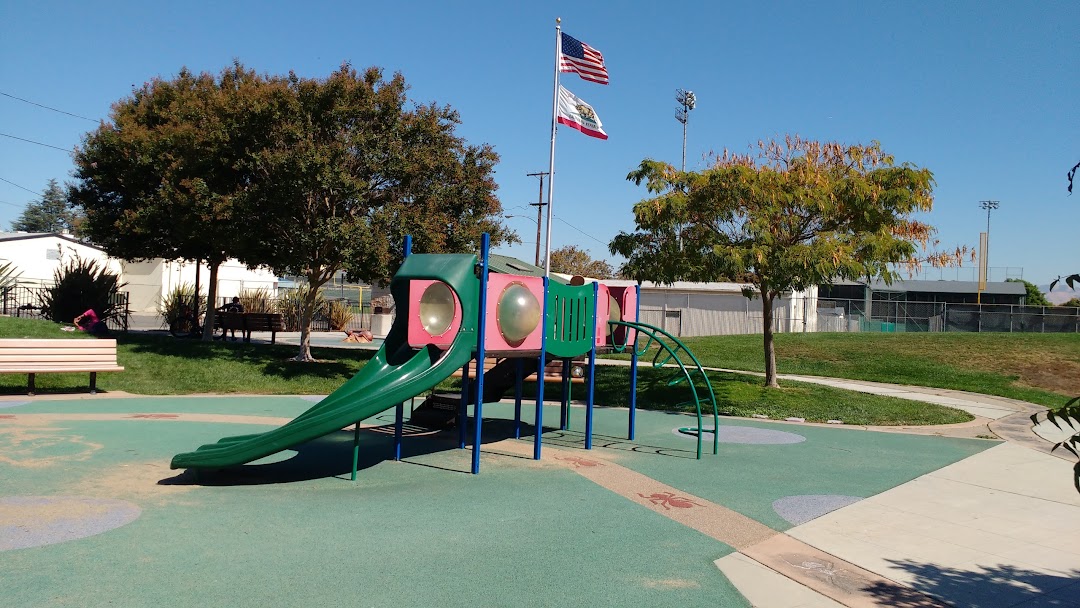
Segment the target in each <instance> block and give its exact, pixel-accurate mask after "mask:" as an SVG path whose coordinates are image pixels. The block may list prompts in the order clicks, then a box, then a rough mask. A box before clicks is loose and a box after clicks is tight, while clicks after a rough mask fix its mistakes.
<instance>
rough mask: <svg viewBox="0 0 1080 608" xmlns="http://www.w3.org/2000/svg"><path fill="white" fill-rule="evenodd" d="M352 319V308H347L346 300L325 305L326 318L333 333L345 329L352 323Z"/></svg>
mask: <svg viewBox="0 0 1080 608" xmlns="http://www.w3.org/2000/svg"><path fill="white" fill-rule="evenodd" d="M352 317H353V312H352V307H351V306H349V302H348V300H334V301H332V302H328V303H327V309H326V318H327V321H328V322H329V325H330V329H332V330H334V331H341V330H343V329H345V327H347V326H348V325H349V322H350V321H352Z"/></svg>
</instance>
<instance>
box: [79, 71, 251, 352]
mask: <svg viewBox="0 0 1080 608" xmlns="http://www.w3.org/2000/svg"><path fill="white" fill-rule="evenodd" d="M263 80H264V79H263V77H261V76H259V75H257V74H255V73H254V72H252V71H251V70H248V69H246V68H244V67H243V66H242V65H240V64H239V63H236V64H234V65H233V66H232V67H230V68H227V69H225V70H223V71H222V72H221V74H220V75H218V76H216V77H215V76H214V75H211V74H208V73H202V74H198V75H196V74H193V73H192V72H190V71H188V70H187V69H186V68H185V69H181V70H180V73H179V74H177V76H176V77H174V78H171V79H162V78H155V79H153V80H151V81H150V82H147V83H145V84H143V86H142V87H140V88H138V89H136V90H135V91H134V92H133V93H132V95H131V96H129V97H126V98H124V99H122V100H120V101H118V102H117V103H115V104H114V105H113V110H112V113H111V120H110V121H108V122H103V123H102V124H101V126H99V127H98V128H97V129H96V130H94V131H92V132H90V133H89V134H87V135H86V137H85V138H84V140H83V144H82V146H80V148H79V149H78V150H77V151H76V154H75V164H76V171H75V177H76V178H77V179H78V182H77V183H76V184H75V185H74V186H72V188H71V198H72V200H73V201H75V202H77V203H78V204H79V205H80V206H81V207H82V208H83V209H84V210H85V212H86V217H87V219H86V233H87V235H88V236H89V237H90V239H91V240H92V241H93V242H94V243H96V244H98V245H99V246H101V247H102V248H103V249H105V250H106V251H107V252H109V254H110V255H113V256H115V257H120V258H123V259H126V260H144V259H150V258H164V259H167V260H188V261H200V260H202V261H205V262H206V264H207V266H208V267H209V269H210V278H209V288H208V290H207V291H208V299H209V301H210V302H213V301H214V300H215V295H216V288H217V273H218V269H219V267H220V265H221V264H222V263H223V262H225V261H226V260H227V259H229V258H231V257H239V254H240V253H241V252H240V251H239V248H240V247H241V246H242V245H243V243H244V242H245V241H244V239H241V238H238V237H239V236H240V235H242V234H244V233H247V232H250V222H249V218H248V217H244V216H238V215H236V214H235V213H234V205H235V201H236V199H237V197H238V196H239V195H240V194H242V193H243V192H244V190H245V189H246V187H247V185H248V184H249V183H250V181H251V179H252V176H251V175H250V172H248V171H246V170H245V169H244V167H243V161H244V159H245V158H246V154H247V153H248V150H249V148H250V146H253V145H256V144H257V143H258V140H259V138H260V136H261V125H260V124H259V122H258V121H259V119H263V118H265V116H264V115H263V114H260V113H258V112H253V113H252V115H247V113H248V112H249V111H250V110H251V109H252V103H251V101H250V100H251V97H252V92H253V91H254V90H255V89H256V88H257V87H258V86H259V85H260V84H261V83H262V82H263ZM206 312H207V318H206V327H205V328H204V333H203V339H204V340H209V339H211V337H212V334H213V312H214V311H213V307H210V309H209V310H207V311H206Z"/></svg>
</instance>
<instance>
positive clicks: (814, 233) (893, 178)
mask: <svg viewBox="0 0 1080 608" xmlns="http://www.w3.org/2000/svg"><path fill="white" fill-rule="evenodd" d="M627 179H628V180H630V181H632V182H634V183H635V184H638V185H641V184H643V183H644V184H645V185H646V187H647V188H648V191H649V193H650V194H651V195H652V197H651V198H647V199H645V200H642V201H641V202H639V203H638V204H637V205H635V207H634V219H635V222H636V224H637V231H636V232H634V233H625V232H623V233H620V234H618V235H617V236H616V237H615V239H614V240H613V241H612V242H611V244H610V246H609V248H610V250H611V252H612V253H613V254H619V255H622V256H624V257H626V258H627V262H626V264H625V265H624V266H623V268H622V273H623V274H624V276H631V277H633V278H634V279H637V280H651V281H657V282H661V283H672V282H674V281H677V280H690V281H715V280H720V279H723V278H730V277H738V278H739V279H741V280H744V281H746V282H748V283H750V284H751V285H752V286H753V290H752V291H753V292H756V293H757V294H760V296H761V310H762V317H763V321H764V345H765V384H766V385H767V386H771V387H776V386H778V384H777V381H776V355H775V350H774V347H773V303H774V301H775V299H776V298H777V297H778V296H779V295H780V294H781V293H783V292H786V291H790V290H801V289H805V288H807V287H810V286H812V285H821V284H828V283H831V282H833V281H835V280H837V279H859V278H880V279H882V280H884V281H886V282H891V281H892V280H894V279H895V278H896V277H897V273H898V269H899V267H900V266H903V265H907V266H909V267H915V266H918V265H920V264H922V263H930V264H935V265H945V264H948V263H952V262H955V261H959V259H960V257H961V256H962V255H964V254H965V253H966V250H965V249H957V250H956V251H954V252H952V253H940V252H936V253H927V251H928V248H931V247H934V246H936V241H933V234H934V229H933V228H932V227H931V226H929V225H927V224H924V223H922V222H920V221H918V220H916V219H914V217H913V215H914V214H916V213H921V212H927V211H930V209H931V208H932V207H933V202H934V199H933V194H932V190H933V184H934V179H933V174H932V173H931V172H930V170H928V169H922V168H919V167H916V166H914V165H911V164H909V163H903V164H900V165H897V164H896V163H895V161H894V159H893V157H892V156H891V155H889V154H886V153H885V152H884V151H883V150H882V149H881V145H880V144H879V143H878V142H876V141H875V142H873V143H871V144H869V145H845V144H840V143H836V142H817V141H811V140H806V139H802V138H800V137H798V136H788V137H786V138H785V139H784V140H782V141H779V140H770V141H762V142H758V144H757V146H756V148H755V149H753V150H752V151H751V152H750V153H748V154H745V155H740V154H732V153H730V152H728V151H726V150H725V151H724V152H723V154H720V155H718V156H715V157H714V158H713V162H712V166H711V167H710V168H708V169H705V170H703V171H700V172H683V171H679V170H677V169H675V168H674V167H672V166H671V165H669V164H667V163H663V162H659V161H654V160H649V159H646V160H644V161H642V162H641V165H640V166H639V167H638V168H637V169H636V170H634V171H632V172H631V173H630V174H629V175H628V176H627ZM673 239H676V240H675V241H673Z"/></svg>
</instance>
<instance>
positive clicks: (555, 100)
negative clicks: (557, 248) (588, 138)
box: [544, 17, 562, 277]
mask: <svg viewBox="0 0 1080 608" xmlns="http://www.w3.org/2000/svg"><path fill="white" fill-rule="evenodd" d="M561 23H562V18H561V17H556V18H555V87H554V88H553V89H552V92H551V154H550V156H549V157H548V204H547V244H546V245H545V247H544V276H545V277H548V276H551V205H552V203H553V202H554V196H553V193H554V192H555V128H556V125H557V124H558V122H557V119H558V115H559V58H560V56H561V55H562V26H561V25H560V24H561Z"/></svg>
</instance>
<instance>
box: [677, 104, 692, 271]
mask: <svg viewBox="0 0 1080 608" xmlns="http://www.w3.org/2000/svg"><path fill="white" fill-rule="evenodd" d="M675 103H677V104H679V107H678V108H676V109H675V120H677V121H679V122H681V123H682V169H681V171H683V172H686V123H687V122H689V121H690V111H691V110H693V109H694V108H695V107H697V97H696V96H695V95H694V92H693V91H687V90H685V89H675ZM675 230H676V231H677V234H676V238H677V239H678V241H679V251H682V248H683V245H682V231H683V226H682V224H681V223H680V224H679V225H678V226H676V227H675Z"/></svg>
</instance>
